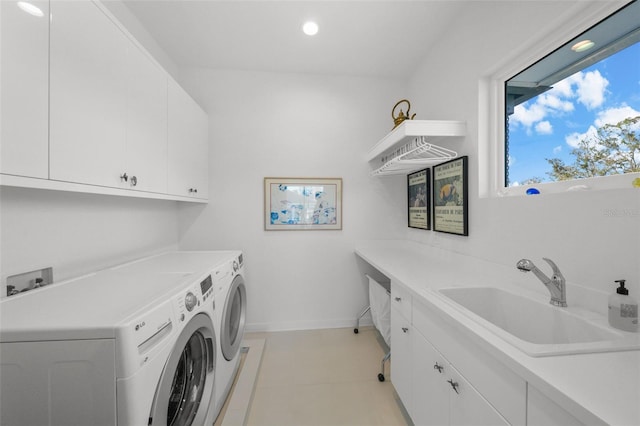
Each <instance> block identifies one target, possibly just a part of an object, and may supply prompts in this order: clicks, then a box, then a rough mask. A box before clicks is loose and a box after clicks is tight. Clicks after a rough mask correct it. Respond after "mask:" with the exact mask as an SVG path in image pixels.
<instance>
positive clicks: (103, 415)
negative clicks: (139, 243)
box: [0, 252, 229, 426]
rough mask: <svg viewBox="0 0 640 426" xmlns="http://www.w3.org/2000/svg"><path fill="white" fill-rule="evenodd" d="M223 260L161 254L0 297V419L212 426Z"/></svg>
mask: <svg viewBox="0 0 640 426" xmlns="http://www.w3.org/2000/svg"><path fill="white" fill-rule="evenodd" d="M228 259H229V253H228V252H199V253H197V254H192V255H188V254H185V253H182V252H174V253H167V254H164V255H161V256H154V257H153V258H147V259H145V260H142V261H139V262H134V263H130V264H127V265H124V266H122V267H118V268H112V269H110V270H105V271H101V272H99V273H96V274H91V275H88V276H85V277H82V278H79V279H75V280H71V281H67V282H63V283H60V284H53V285H50V286H47V287H44V288H42V289H38V290H33V291H31V292H29V293H24V294H21V295H18V296H13V297H10V298H7V299H4V300H3V301H1V302H0V364H1V365H0V367H1V368H0V369H1V373H0V374H1V380H0V424H2V425H35V424H49V425H89V424H90V425H115V424H118V425H132V426H136V425H198V426H200V425H205V424H207V425H209V424H212V423H213V420H214V419H215V417H216V416H217V412H216V410H215V408H216V404H215V402H216V397H215V395H216V383H215V379H216V367H217V364H218V362H217V354H218V348H219V346H220V345H219V343H218V336H217V333H216V329H217V328H218V327H217V326H216V325H214V322H215V318H214V312H213V310H212V308H211V306H213V300H214V299H213V296H214V294H215V289H214V287H213V279H212V274H213V273H214V271H215V269H216V267H218V266H220V265H223V264H225V263H226V262H227V261H228ZM159 265H165V267H161V266H159ZM154 267H156V268H155V269H154Z"/></svg>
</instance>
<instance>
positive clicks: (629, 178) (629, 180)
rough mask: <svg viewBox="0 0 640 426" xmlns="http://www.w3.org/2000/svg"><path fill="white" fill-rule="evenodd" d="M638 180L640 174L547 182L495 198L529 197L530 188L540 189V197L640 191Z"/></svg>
mask: <svg viewBox="0 0 640 426" xmlns="http://www.w3.org/2000/svg"><path fill="white" fill-rule="evenodd" d="M636 179H640V173H627V174H624V175H613V176H598V177H593V178H586V179H576V180H568V181H561V182H545V183H537V184H529V185H521V186H511V187H508V188H502V189H501V190H498V191H497V192H496V194H494V196H496V197H522V196H528V194H527V189H529V188H536V189H538V190H539V191H540V195H543V194H559V193H563V192H589V191H602V190H615V189H636V190H638V191H640V187H634V181H635V180H636ZM636 182H637V181H636ZM639 194H640V192H639Z"/></svg>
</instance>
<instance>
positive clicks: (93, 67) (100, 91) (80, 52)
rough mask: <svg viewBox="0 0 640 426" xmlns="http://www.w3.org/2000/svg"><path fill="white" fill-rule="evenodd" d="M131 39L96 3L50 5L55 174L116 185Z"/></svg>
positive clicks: (121, 169) (52, 164)
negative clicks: (128, 51)
mask: <svg viewBox="0 0 640 426" xmlns="http://www.w3.org/2000/svg"><path fill="white" fill-rule="evenodd" d="M128 47H129V40H127V38H126V37H125V35H124V34H123V33H122V32H121V31H120V29H119V28H118V27H117V26H115V25H114V24H113V22H111V21H110V20H109V19H108V18H107V17H106V16H105V15H104V13H103V12H102V11H101V10H100V9H99V8H98V7H97V6H96V5H95V4H93V3H92V2H88V1H65V2H52V4H51V80H50V81H51V83H50V84H51V100H50V102H51V123H50V132H51V133H50V151H51V153H50V167H51V171H50V177H51V179H55V180H61V181H68V182H79V183H89V184H94V185H102V186H110V187H113V186H118V185H119V184H120V182H121V179H120V175H121V173H124V172H125V170H124V166H125V165H124V164H123V158H124V155H125V141H126V124H127V120H126V118H127V78H128V63H127V49H128Z"/></svg>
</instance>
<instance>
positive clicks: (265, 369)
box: [245, 327, 408, 426]
mask: <svg viewBox="0 0 640 426" xmlns="http://www.w3.org/2000/svg"><path fill="white" fill-rule="evenodd" d="M252 338H257V339H264V351H263V353H262V362H261V365H260V368H259V371H258V376H257V381H256V383H255V388H254V394H253V399H252V402H251V404H250V406H249V411H248V413H247V417H246V424H247V425H248V426H253V425H255V426H268V425H274V426H275V425H277V426H286V425H295V426H307V425H308V426H315V425H317V426H335V425H349V426H356V425H367V426H369V425H384V426H396V425H398V426H400V425H407V424H408V422H407V419H406V417H405V414H404V410H403V408H402V407H401V405H399V403H398V402H397V400H396V398H397V396H396V394H395V391H394V390H393V386H392V385H391V382H390V381H389V364H388V363H387V365H386V367H385V374H386V376H387V380H386V381H385V382H383V383H382V382H379V381H378V378H377V376H378V373H379V372H380V362H381V360H382V357H383V356H384V354H385V350H386V347H384V342H383V341H382V339H381V338H380V336H379V334H378V333H377V331H376V330H375V329H374V328H373V327H362V328H361V329H360V333H359V334H354V333H353V329H352V328H341V329H326V330H305V331H287V332H272V333H246V334H245V339H252Z"/></svg>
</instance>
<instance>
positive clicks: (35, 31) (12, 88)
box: [0, 0, 49, 179]
mask: <svg viewBox="0 0 640 426" xmlns="http://www.w3.org/2000/svg"><path fill="white" fill-rule="evenodd" d="M30 4H31V5H32V6H34V7H36V8H37V10H36V9H33V11H32V13H28V12H26V11H25V10H23V9H21V8H19V7H18V2H17V1H9V0H2V1H0V78H1V79H0V100H1V102H0V111H2V114H0V173H6V174H12V175H19V176H29V177H37V178H44V179H46V178H48V177H49V2H48V1H37V0H36V1H31V2H30ZM38 11H39V12H38ZM40 15H41V16H40Z"/></svg>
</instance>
